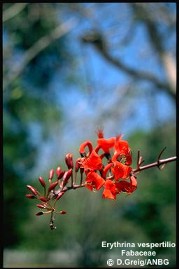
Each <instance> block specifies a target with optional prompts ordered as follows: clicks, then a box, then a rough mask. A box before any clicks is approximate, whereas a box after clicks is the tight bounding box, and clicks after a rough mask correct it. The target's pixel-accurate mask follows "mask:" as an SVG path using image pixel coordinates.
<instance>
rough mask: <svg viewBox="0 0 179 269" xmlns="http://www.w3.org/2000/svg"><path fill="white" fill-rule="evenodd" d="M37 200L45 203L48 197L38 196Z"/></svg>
mask: <svg viewBox="0 0 179 269" xmlns="http://www.w3.org/2000/svg"><path fill="white" fill-rule="evenodd" d="M39 200H40V201H42V202H44V203H46V202H47V201H48V200H49V199H48V198H46V197H44V196H41V197H39Z"/></svg>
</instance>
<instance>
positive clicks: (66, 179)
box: [62, 169, 73, 188]
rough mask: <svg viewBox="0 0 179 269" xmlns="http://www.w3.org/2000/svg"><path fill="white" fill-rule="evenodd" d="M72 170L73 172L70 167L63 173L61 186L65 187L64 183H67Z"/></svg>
mask: <svg viewBox="0 0 179 269" xmlns="http://www.w3.org/2000/svg"><path fill="white" fill-rule="evenodd" d="M72 172H73V170H72V169H70V170H68V171H66V172H65V174H64V176H63V182H62V188H63V187H65V185H66V184H67V183H68V180H69V178H70V177H71V175H72Z"/></svg>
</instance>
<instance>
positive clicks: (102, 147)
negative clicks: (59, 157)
mask: <svg viewBox="0 0 179 269" xmlns="http://www.w3.org/2000/svg"><path fill="white" fill-rule="evenodd" d="M97 135H98V139H97V146H96V148H93V145H92V143H91V142H90V141H85V142H84V143H82V144H81V146H80V149H79V152H80V154H81V158H79V159H78V164H79V167H80V168H81V169H84V173H85V174H86V179H85V186H86V188H88V189H89V190H91V191H93V190H94V191H95V190H97V191H98V190H99V189H101V188H102V187H104V191H103V195H102V197H103V198H108V199H116V195H117V194H119V193H121V192H127V193H132V192H133V191H135V190H136V188H137V181H136V177H135V176H134V175H132V168H131V167H130V165H131V163H132V156H131V150H130V147H129V145H128V142H127V141H125V140H122V137H121V136H116V137H111V138H108V139H106V138H104V135H103V131H102V130H99V131H98V132H97Z"/></svg>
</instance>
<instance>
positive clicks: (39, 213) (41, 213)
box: [35, 211, 43, 216]
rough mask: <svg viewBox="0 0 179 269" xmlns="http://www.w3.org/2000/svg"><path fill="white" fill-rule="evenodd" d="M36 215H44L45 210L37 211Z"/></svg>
mask: <svg viewBox="0 0 179 269" xmlns="http://www.w3.org/2000/svg"><path fill="white" fill-rule="evenodd" d="M35 215H36V216H41V215H43V212H42V211H40V212H38V213H36V214H35Z"/></svg>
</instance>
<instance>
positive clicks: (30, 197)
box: [25, 193, 36, 199]
mask: <svg viewBox="0 0 179 269" xmlns="http://www.w3.org/2000/svg"><path fill="white" fill-rule="evenodd" d="M25 196H26V198H29V199H35V198H36V196H35V195H33V194H30V193H29V194H26V195H25Z"/></svg>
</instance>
